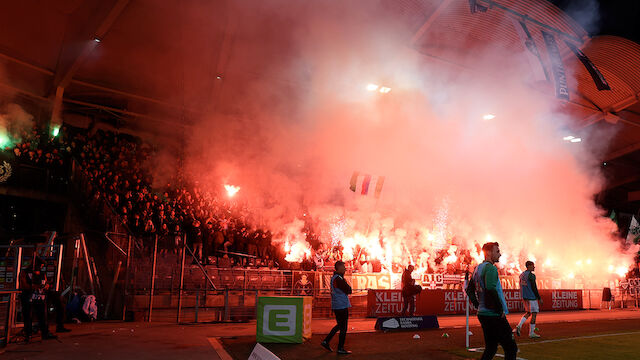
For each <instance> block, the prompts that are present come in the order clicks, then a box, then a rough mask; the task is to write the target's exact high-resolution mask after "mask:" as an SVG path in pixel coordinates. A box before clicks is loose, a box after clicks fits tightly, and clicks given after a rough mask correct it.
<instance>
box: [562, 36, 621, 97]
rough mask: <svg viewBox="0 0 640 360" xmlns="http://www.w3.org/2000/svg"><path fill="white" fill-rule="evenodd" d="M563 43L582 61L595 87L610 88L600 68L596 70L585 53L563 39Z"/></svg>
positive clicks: (599, 88) (600, 88)
mask: <svg viewBox="0 0 640 360" xmlns="http://www.w3.org/2000/svg"><path fill="white" fill-rule="evenodd" d="M564 43H565V44H567V47H569V49H571V51H573V53H574V54H575V55H576V56H577V57H578V59H579V60H580V62H582V65H584V67H585V68H586V69H587V71H588V72H589V75H591V79H593V82H594V83H595V84H596V88H598V90H600V91H602V90H611V86H609V83H607V80H606V79H605V78H604V76H603V75H602V73H601V72H600V70H598V68H597V67H596V66H595V65H594V64H593V63H592V62H591V60H589V58H588V57H587V55H585V54H584V53H583V52H582V51H581V50H580V49H578V47H577V46H576V45H574V44H573V43H572V42H569V41H567V40H565V41H564Z"/></svg>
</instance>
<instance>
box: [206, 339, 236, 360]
mask: <svg viewBox="0 0 640 360" xmlns="http://www.w3.org/2000/svg"><path fill="white" fill-rule="evenodd" d="M207 340H209V344H211V346H212V347H213V350H215V352H216V353H217V354H218V357H220V360H233V358H232V357H231V355H229V353H228V352H227V350H225V349H224V347H222V344H220V341H218V338H214V337H210V338H207Z"/></svg>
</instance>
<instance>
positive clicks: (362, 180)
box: [349, 171, 384, 198]
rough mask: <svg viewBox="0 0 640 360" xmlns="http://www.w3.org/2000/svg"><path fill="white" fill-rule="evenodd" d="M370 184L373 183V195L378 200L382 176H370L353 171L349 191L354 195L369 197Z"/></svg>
mask: <svg viewBox="0 0 640 360" xmlns="http://www.w3.org/2000/svg"><path fill="white" fill-rule="evenodd" d="M372 183H375V190H374V195H375V197H376V198H379V197H380V193H381V192H382V187H383V186H384V176H371V175H369V174H360V172H358V171H354V172H353V175H351V181H349V189H350V190H351V191H353V192H354V193H356V194H358V193H359V194H360V195H369V189H370V188H371V184H372Z"/></svg>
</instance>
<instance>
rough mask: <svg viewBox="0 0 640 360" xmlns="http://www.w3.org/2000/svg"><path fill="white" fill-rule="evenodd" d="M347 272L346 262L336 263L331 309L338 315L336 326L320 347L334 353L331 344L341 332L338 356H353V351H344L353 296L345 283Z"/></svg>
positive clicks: (349, 287) (332, 278)
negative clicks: (351, 297) (350, 298)
mask: <svg viewBox="0 0 640 360" xmlns="http://www.w3.org/2000/svg"><path fill="white" fill-rule="evenodd" d="M346 271H347V269H346V267H345V266H344V262H342V261H336V263H335V272H334V273H333V276H332V277H331V309H332V310H333V313H334V314H335V315H336V323H337V324H336V326H334V327H333V329H331V332H330V333H329V335H327V337H326V338H325V339H324V341H322V343H321V344H320V345H322V347H323V348H325V349H327V350H329V351H333V350H332V349H331V346H330V345H329V343H330V342H331V339H333V336H334V335H335V334H336V333H337V332H338V330H339V331H340V337H339V341H338V354H341V355H346V354H351V351H348V350H345V349H344V342H345V340H346V338H347V322H348V320H349V308H350V307H351V302H349V294H351V286H349V284H348V283H347V282H346V281H345V279H344V273H345V272H346Z"/></svg>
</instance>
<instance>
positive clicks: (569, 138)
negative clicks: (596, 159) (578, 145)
mask: <svg viewBox="0 0 640 360" xmlns="http://www.w3.org/2000/svg"><path fill="white" fill-rule="evenodd" d="M574 138H575V136H573V135H569V136H565V137H563V138H562V140H564V141H570V140H572V139H574Z"/></svg>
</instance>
